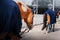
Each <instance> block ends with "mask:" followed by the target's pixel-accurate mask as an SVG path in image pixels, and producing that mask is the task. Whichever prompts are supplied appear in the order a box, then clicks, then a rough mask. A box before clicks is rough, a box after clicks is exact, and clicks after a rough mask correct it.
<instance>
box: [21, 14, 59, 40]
mask: <svg viewBox="0 0 60 40" xmlns="http://www.w3.org/2000/svg"><path fill="white" fill-rule="evenodd" d="M42 20H43V15H35V16H34V25H35V24H40V23H42V22H43V21H42ZM59 20H60V18H59V19H58V20H57V23H56V26H55V32H50V33H48V34H45V33H46V31H45V30H44V31H42V30H41V28H42V26H43V24H42V25H37V26H34V28H33V29H32V30H31V31H30V32H28V33H26V32H25V33H24V34H23V35H22V37H23V38H22V39H21V40H60V21H59ZM23 25H24V24H23Z"/></svg>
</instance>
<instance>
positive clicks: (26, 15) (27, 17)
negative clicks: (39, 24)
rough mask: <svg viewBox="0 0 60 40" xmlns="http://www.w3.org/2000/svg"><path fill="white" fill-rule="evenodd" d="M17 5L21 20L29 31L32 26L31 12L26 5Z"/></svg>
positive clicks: (19, 3)
mask: <svg viewBox="0 0 60 40" xmlns="http://www.w3.org/2000/svg"><path fill="white" fill-rule="evenodd" d="M17 5H18V7H19V10H20V12H21V17H22V19H23V20H24V21H25V23H26V24H27V26H28V28H29V30H31V29H32V25H33V12H32V10H31V9H30V8H29V7H28V6H27V5H24V4H22V3H21V2H18V3H17Z"/></svg>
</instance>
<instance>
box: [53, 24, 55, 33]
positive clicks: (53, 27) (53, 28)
mask: <svg viewBox="0 0 60 40" xmlns="http://www.w3.org/2000/svg"><path fill="white" fill-rule="evenodd" d="M54 28H55V24H53V29H52V30H53V32H54Z"/></svg>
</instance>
